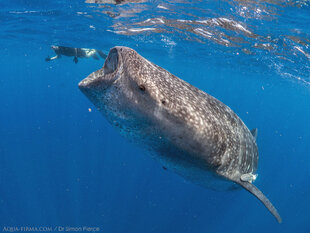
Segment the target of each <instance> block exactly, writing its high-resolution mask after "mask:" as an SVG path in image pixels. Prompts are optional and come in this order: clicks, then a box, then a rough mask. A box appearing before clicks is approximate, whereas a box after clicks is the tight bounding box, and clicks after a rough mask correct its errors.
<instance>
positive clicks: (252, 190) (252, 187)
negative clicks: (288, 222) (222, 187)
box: [235, 180, 282, 223]
mask: <svg viewBox="0 0 310 233" xmlns="http://www.w3.org/2000/svg"><path fill="white" fill-rule="evenodd" d="M235 182H236V183H238V184H239V185H241V186H242V187H243V188H245V189H246V190H247V191H249V192H250V193H252V194H253V195H254V196H255V197H256V198H257V199H258V200H260V201H261V202H262V203H263V204H264V205H265V206H266V208H267V209H268V210H269V211H270V213H271V214H272V215H273V216H274V217H275V218H276V219H277V221H278V223H281V222H282V219H281V216H280V214H279V213H278V211H277V209H276V208H275V207H274V206H273V205H272V203H271V202H270V201H269V200H268V198H267V197H266V196H265V195H264V194H263V193H262V192H261V191H260V190H259V189H258V188H257V187H256V186H255V185H254V184H252V183H250V182H247V181H242V180H238V181H235Z"/></svg>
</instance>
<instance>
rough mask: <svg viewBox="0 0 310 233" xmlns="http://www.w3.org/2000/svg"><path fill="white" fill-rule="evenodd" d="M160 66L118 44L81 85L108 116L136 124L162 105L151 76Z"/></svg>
mask: <svg viewBox="0 0 310 233" xmlns="http://www.w3.org/2000/svg"><path fill="white" fill-rule="evenodd" d="M158 69H159V67H157V66H156V65H154V64H152V63H150V62H149V61H147V60H146V59H145V58H143V57H142V56H140V55H139V54H138V53H137V52H136V51H134V50H133V49H130V48H127V47H121V46H118V47H114V48H112V49H111V50H110V52H109V54H108V57H107V58H106V60H105V63H104V65H103V67H102V68H101V69H99V70H97V71H95V72H93V73H91V74H90V75H89V76H88V77H87V78H85V79H83V80H82V81H81V82H80V83H79V88H80V90H81V91H82V92H83V93H84V94H85V95H86V96H87V98H88V99H90V100H91V102H92V103H93V104H94V105H95V106H96V107H97V109H98V110H99V111H101V113H103V115H105V116H106V117H107V118H108V120H109V119H111V121H113V122H115V121H118V122H120V121H122V124H125V125H126V124H130V123H132V124H136V123H137V122H138V121H141V120H142V121H143V119H144V120H146V119H148V116H149V115H150V112H153V111H154V109H155V108H156V106H157V105H158V102H159V99H158V96H157V95H156V91H157V90H156V87H155V86H154V84H153V82H152V80H151V79H152V77H154V76H156V75H157V74H158ZM112 119H113V120H112ZM133 121H135V122H133Z"/></svg>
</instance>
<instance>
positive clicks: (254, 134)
mask: <svg viewBox="0 0 310 233" xmlns="http://www.w3.org/2000/svg"><path fill="white" fill-rule="evenodd" d="M251 134H252V135H253V137H254V139H255V141H256V138H257V128H255V129H252V130H251Z"/></svg>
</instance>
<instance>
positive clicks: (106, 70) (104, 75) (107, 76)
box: [79, 48, 120, 94]
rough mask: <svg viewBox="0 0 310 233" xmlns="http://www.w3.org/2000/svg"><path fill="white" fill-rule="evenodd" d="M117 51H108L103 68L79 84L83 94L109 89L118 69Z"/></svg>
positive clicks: (116, 49) (115, 49) (114, 49)
mask: <svg viewBox="0 0 310 233" xmlns="http://www.w3.org/2000/svg"><path fill="white" fill-rule="evenodd" d="M119 62H120V58H119V51H118V48H113V49H111V50H110V52H109V54H108V57H107V59H106V61H105V63H104V66H103V67H102V68H101V69H100V70H97V71H95V72H93V73H91V74H90V75H89V76H88V77H87V78H85V79H83V80H82V81H81V82H80V83H79V88H80V89H81V91H83V92H84V94H87V93H88V92H90V91H103V90H105V89H107V88H108V87H110V86H111V85H112V83H113V82H114V81H115V80H116V79H117V77H118V75H117V69H118V67H119Z"/></svg>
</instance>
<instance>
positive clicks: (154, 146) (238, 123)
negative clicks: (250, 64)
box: [79, 46, 282, 223]
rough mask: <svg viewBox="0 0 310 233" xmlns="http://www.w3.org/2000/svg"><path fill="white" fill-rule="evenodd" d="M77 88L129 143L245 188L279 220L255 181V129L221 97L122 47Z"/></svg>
mask: <svg viewBox="0 0 310 233" xmlns="http://www.w3.org/2000/svg"><path fill="white" fill-rule="evenodd" d="M79 88H80V90H81V91H82V92H83V93H84V94H85V95H86V97H87V98H88V99H89V100H90V101H91V102H92V103H93V104H94V105H95V107H96V108H97V109H98V110H99V111H100V112H101V113H102V114H103V116H104V117H105V118H106V119H107V120H108V121H109V122H110V123H111V124H112V125H113V126H114V127H115V128H117V129H118V130H119V132H120V133H121V134H122V135H123V136H125V137H126V138H128V139H129V140H130V141H132V142H134V143H137V144H139V145H140V146H142V147H144V148H145V149H146V150H147V151H148V152H149V154H150V155H151V156H152V157H153V158H154V159H156V160H157V161H159V162H160V163H161V164H162V166H163V168H164V169H165V170H166V169H167V170H170V171H173V172H175V173H177V174H179V175H181V176H183V177H184V178H186V179H188V180H190V181H192V182H193V183H196V184H198V185H201V186H204V187H206V188H211V189H216V190H229V189H235V188H236V187H242V188H244V189H245V190H247V191H249V192H250V193H251V194H253V195H254V196H255V197H256V198H257V199H258V200H260V201H261V202H262V203H263V204H264V205H265V206H266V208H267V209H268V210H269V211H270V213H271V214H272V215H273V216H274V217H275V218H276V220H277V221H278V222H279V223H280V222H281V221H282V219H281V217H280V215H279V213H278V211H277V209H276V208H275V207H274V206H273V205H272V203H271V202H270V201H269V199H268V198H267V197H266V196H265V195H264V194H263V193H262V192H261V191H260V190H259V189H258V188H257V187H256V186H255V185H254V184H253V182H254V181H255V179H256V177H257V166H258V148H257V144H256V137H257V130H256V129H254V130H252V131H250V130H249V129H248V128H247V126H246V125H245V124H244V123H243V121H242V120H241V119H240V118H239V117H238V116H237V114H236V113H234V112H233V111H232V110H231V109H230V108H229V107H228V106H226V105H225V104H224V103H222V102H221V101H219V100H217V99H216V98H214V97H212V96H211V95H209V94H207V93H205V92H204V91H202V90H200V89H198V88H196V87H194V86H192V85H191V84H189V83H187V82H186V81H184V80H182V79H180V78H178V77H176V76H174V75H173V74H171V73H169V72H168V71H167V70H165V69H163V68H161V67H160V66H157V65H156V64H154V63H152V62H150V61H149V60H147V59H146V58H144V57H142V56H141V55H139V54H138V53H137V52H136V51H135V50H133V49H131V48H128V47H122V46H117V47H114V48H112V49H111V50H110V52H109V54H108V57H107V58H106V61H105V63H104V65H103V67H102V68H101V69H99V70H97V71H95V72H93V73H91V74H90V75H89V76H88V77H86V78H85V79H83V80H82V81H81V82H80V83H79Z"/></svg>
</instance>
